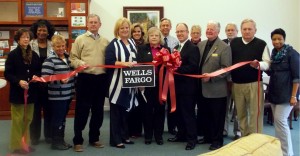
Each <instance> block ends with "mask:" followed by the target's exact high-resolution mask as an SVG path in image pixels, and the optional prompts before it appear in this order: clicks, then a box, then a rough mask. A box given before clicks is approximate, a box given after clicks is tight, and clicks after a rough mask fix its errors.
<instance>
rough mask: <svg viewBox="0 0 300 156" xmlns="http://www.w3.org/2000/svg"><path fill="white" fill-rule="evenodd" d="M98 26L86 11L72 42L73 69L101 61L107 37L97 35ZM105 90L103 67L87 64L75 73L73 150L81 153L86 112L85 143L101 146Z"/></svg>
mask: <svg viewBox="0 0 300 156" xmlns="http://www.w3.org/2000/svg"><path fill="white" fill-rule="evenodd" d="M100 27H101V20H100V17H99V16H98V15H96V14H90V15H89V16H88V17H87V28H88V31H87V32H86V33H85V34H82V35H80V36H78V37H77V38H76V40H75V42H74V44H73V45H72V50H71V55H70V60H71V65H72V66H73V67H74V68H77V67H79V66H82V65H89V66H95V65H99V64H104V63H105V62H104V61H105V49H106V47H107V45H108V43H109V42H108V40H107V39H106V38H104V37H103V36H100V35H99V34H98V31H99V29H100ZM106 91H107V76H106V71H105V69H103V68H95V67H89V68H87V69H85V70H84V71H83V72H81V73H79V74H78V77H77V84H76V108H75V119H74V134H75V136H74V138H73V143H74V151H75V152H82V151H83V150H84V149H83V145H82V144H83V141H84V139H83V136H82V131H83V130H84V128H85V125H86V123H87V120H88V118H89V114H90V112H91V118H90V123H89V128H90V130H89V143H90V145H91V146H93V147H96V148H102V147H104V145H103V144H102V143H101V142H100V141H99V136H100V127H101V126H102V123H103V106H104V100H105V95H106Z"/></svg>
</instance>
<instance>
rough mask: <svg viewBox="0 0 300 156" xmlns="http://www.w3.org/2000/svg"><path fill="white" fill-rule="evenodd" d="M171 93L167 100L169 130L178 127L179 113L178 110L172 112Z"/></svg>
mask: <svg viewBox="0 0 300 156" xmlns="http://www.w3.org/2000/svg"><path fill="white" fill-rule="evenodd" d="M170 99H171V98H170V93H168V100H167V102H166V104H167V125H168V131H169V132H170V131H173V130H175V129H176V127H177V115H176V111H175V112H173V113H171V100H170Z"/></svg>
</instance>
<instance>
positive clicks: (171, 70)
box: [24, 48, 251, 112]
mask: <svg viewBox="0 0 300 156" xmlns="http://www.w3.org/2000/svg"><path fill="white" fill-rule="evenodd" d="M250 62H251V61H246V62H240V63H237V64H235V65H232V66H230V67H227V68H222V69H220V70H217V71H215V72H212V73H208V74H205V75H193V74H180V73H177V72H175V71H176V70H177V68H178V67H180V65H181V58H180V53H179V52H178V51H177V50H174V52H173V53H172V54H170V53H169V51H168V50H167V49H165V48H162V49H161V50H160V51H159V52H157V53H156V56H155V57H154V61H153V62H152V63H151V62H148V63H138V64H136V65H140V64H150V65H154V66H158V65H162V67H161V68H160V70H159V95H160V96H159V102H160V103H161V104H162V103H163V102H164V101H167V95H168V91H169V89H170V98H171V112H174V111H175V110H176V92H175V83H174V74H177V75H183V76H188V77H193V78H203V77H215V76H218V75H220V74H223V73H226V72H228V71H231V70H234V69H236V68H239V67H241V66H244V65H246V64H249V63H250ZM88 67H89V66H80V67H78V68H76V69H75V70H74V71H72V72H69V73H64V74H57V75H49V76H44V77H35V78H33V79H32V80H31V81H39V82H50V81H58V80H63V79H67V78H70V77H72V76H74V75H76V73H79V72H81V71H82V70H84V69H86V68H88ZM92 67H98V68H127V67H125V66H116V65H97V66H92ZM164 69H166V75H165V79H163V78H164V76H163V75H164ZM163 82H164V83H163ZM24 94H25V93H24Z"/></svg>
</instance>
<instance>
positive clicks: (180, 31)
mask: <svg viewBox="0 0 300 156" xmlns="http://www.w3.org/2000/svg"><path fill="white" fill-rule="evenodd" d="M184 32H186V30H178V31H176V32H175V33H176V34H179V33H180V34H182V33H184Z"/></svg>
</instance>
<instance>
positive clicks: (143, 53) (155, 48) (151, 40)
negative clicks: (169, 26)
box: [137, 27, 170, 145]
mask: <svg viewBox="0 0 300 156" xmlns="http://www.w3.org/2000/svg"><path fill="white" fill-rule="evenodd" d="M163 44H164V41H163V36H162V33H161V31H160V29H158V28H156V27H151V28H150V29H149V30H148V37H147V44H145V45H140V46H138V53H137V62H138V63H143V62H152V61H153V59H154V57H155V56H156V53H157V52H159V51H160V50H161V49H162V48H167V49H168V50H169V51H170V49H169V48H168V47H165V46H163ZM158 68H160V67H158ZM156 70H158V69H156ZM155 74H156V76H155V87H146V88H145V89H144V95H145V98H146V100H143V99H142V98H140V101H141V102H140V103H141V105H142V107H143V113H142V114H143V118H144V132H145V144H146V145H149V144H151V142H152V137H153V135H154V138H155V141H156V143H157V144H158V145H162V144H163V143H164V142H163V138H162V134H163V131H164V121H165V105H162V104H160V103H159V100H158V99H159V98H158V72H156V73H155Z"/></svg>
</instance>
